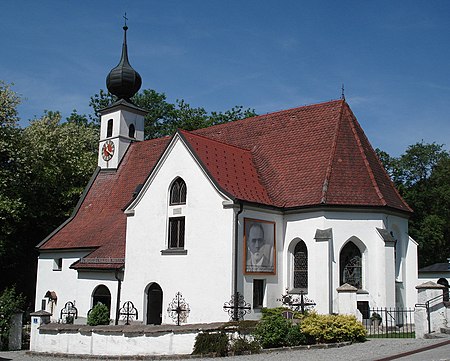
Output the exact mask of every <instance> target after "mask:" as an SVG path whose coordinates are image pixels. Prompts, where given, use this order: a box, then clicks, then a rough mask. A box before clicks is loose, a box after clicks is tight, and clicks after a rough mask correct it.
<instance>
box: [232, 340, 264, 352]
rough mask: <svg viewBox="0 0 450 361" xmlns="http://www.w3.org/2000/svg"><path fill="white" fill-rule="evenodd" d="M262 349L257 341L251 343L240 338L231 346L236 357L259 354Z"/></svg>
mask: <svg viewBox="0 0 450 361" xmlns="http://www.w3.org/2000/svg"><path fill="white" fill-rule="evenodd" d="M260 349H261V347H260V346H259V343H258V342H257V341H255V340H253V341H251V340H249V339H247V338H245V337H238V338H237V339H235V340H234V341H233V343H232V344H231V347H230V350H231V351H232V352H233V353H234V354H235V355H242V354H245V353H258V352H259V350H260Z"/></svg>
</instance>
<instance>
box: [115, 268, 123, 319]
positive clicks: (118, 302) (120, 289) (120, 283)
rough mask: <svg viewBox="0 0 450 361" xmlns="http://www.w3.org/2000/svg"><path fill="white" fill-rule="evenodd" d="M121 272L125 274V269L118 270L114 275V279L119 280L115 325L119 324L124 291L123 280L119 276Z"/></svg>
mask: <svg viewBox="0 0 450 361" xmlns="http://www.w3.org/2000/svg"><path fill="white" fill-rule="evenodd" d="M121 272H123V267H121V268H119V269H116V272H115V274H114V277H115V278H116V280H117V299H116V319H115V322H114V324H115V325H118V324H119V310H120V293H121V291H122V280H121V278H122V277H121V276H120V275H119V274H120V273H121ZM122 276H123V274H122Z"/></svg>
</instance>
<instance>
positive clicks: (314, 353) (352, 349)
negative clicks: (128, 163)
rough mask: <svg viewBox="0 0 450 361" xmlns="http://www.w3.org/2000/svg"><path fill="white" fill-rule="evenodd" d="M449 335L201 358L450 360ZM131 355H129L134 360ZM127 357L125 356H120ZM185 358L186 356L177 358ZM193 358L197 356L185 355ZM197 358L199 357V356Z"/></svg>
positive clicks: (1, 355) (46, 360)
mask: <svg viewBox="0 0 450 361" xmlns="http://www.w3.org/2000/svg"><path fill="white" fill-rule="evenodd" d="M445 341H450V338H444V339H431V340H415V339H370V340H369V341H367V342H364V343H356V344H353V345H350V346H344V347H340V348H330V349H309V350H295V351H274V352H270V353H262V354H257V355H248V356H234V357H227V358H224V359H221V358H215V359H212V358H209V359H202V361H218V360H226V361H279V360H280V359H282V360H283V361H299V360H301V361H329V360H332V361H375V360H382V359H385V360H386V361H387V360H400V361H406V360H408V361H450V343H448V342H447V344H446V345H441V344H442V343H443V342H445ZM430 346H439V347H434V348H432V349H430V350H425V351H422V352H420V353H415V354H412V355H407V356H404V357H400V358H398V357H393V356H395V355H400V354H403V353H406V352H409V351H413V350H419V349H422V348H426V347H430ZM59 359H60V358H58V357H52V356H35V355H28V354H27V353H26V352H25V351H16V352H0V361H9V360H14V361H57V360H59ZM64 359H66V360H89V361H94V360H105V359H107V358H102V359H97V358H82V357H77V358H64ZM131 359H132V358H130V360H131ZM148 359H151V358H148ZM121 360H125V358H121ZM178 360H179V361H182V360H183V359H178ZM186 360H190V361H194V360H196V359H186ZM197 360H198V359H197Z"/></svg>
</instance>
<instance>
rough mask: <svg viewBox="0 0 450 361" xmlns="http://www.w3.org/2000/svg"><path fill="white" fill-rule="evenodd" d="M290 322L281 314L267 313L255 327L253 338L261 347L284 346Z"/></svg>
mask: <svg viewBox="0 0 450 361" xmlns="http://www.w3.org/2000/svg"><path fill="white" fill-rule="evenodd" d="M290 327H292V325H291V322H290V321H288V320H286V319H285V318H283V316H281V314H273V313H267V314H265V315H263V317H262V319H261V321H260V322H259V324H258V326H256V329H255V339H256V340H257V341H258V342H259V344H260V345H261V347H262V348H273V347H283V346H286V344H287V341H286V337H287V335H288V332H289V328H290Z"/></svg>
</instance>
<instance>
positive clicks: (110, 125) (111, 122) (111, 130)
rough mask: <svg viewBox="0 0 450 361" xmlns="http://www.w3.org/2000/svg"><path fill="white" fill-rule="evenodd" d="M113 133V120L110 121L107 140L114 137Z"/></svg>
mask: <svg viewBox="0 0 450 361" xmlns="http://www.w3.org/2000/svg"><path fill="white" fill-rule="evenodd" d="M112 133H113V120H112V119H109V120H108V127H107V129H106V138H109V137H112Z"/></svg>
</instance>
